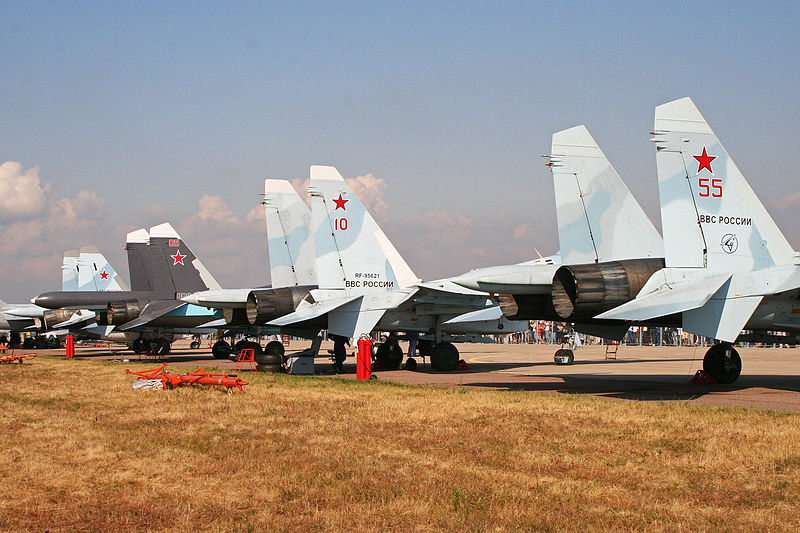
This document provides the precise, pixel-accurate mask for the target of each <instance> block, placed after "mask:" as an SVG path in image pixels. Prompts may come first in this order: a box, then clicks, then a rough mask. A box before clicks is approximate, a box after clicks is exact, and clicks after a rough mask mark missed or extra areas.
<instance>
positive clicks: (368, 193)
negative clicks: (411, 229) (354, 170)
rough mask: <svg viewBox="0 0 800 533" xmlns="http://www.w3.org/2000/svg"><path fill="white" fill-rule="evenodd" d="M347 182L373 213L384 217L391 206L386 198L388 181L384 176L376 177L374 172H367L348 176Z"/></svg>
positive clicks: (375, 215)
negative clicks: (351, 176) (353, 176)
mask: <svg viewBox="0 0 800 533" xmlns="http://www.w3.org/2000/svg"><path fill="white" fill-rule="evenodd" d="M345 181H347V184H348V185H349V186H350V188H351V189H352V190H353V194H355V195H356V196H358V199H359V200H361V203H362V204H364V207H366V208H367V210H368V211H369V212H370V213H372V216H374V217H376V218H377V217H383V216H384V215H385V214H386V210H387V208H388V207H389V206H388V205H387V204H386V200H384V196H385V193H386V187H387V185H386V181H384V180H383V178H376V177H375V176H373V175H372V174H365V175H363V176H357V177H355V178H346V179H345Z"/></svg>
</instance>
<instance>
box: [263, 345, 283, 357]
mask: <svg viewBox="0 0 800 533" xmlns="http://www.w3.org/2000/svg"><path fill="white" fill-rule="evenodd" d="M284 353H285V349H284V347H283V343H282V342H280V341H269V342H268V343H267V345H266V346H265V347H264V354H266V355H280V356H281V357H283V355H284Z"/></svg>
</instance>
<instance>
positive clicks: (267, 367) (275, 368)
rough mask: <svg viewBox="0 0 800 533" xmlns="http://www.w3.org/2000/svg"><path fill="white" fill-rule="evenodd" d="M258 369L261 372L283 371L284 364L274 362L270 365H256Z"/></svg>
mask: <svg viewBox="0 0 800 533" xmlns="http://www.w3.org/2000/svg"><path fill="white" fill-rule="evenodd" d="M256 370H258V371H259V372H274V373H279V372H283V365H280V364H277V363H273V364H269V365H256Z"/></svg>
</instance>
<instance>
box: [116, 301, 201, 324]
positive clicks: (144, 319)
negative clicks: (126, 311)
mask: <svg viewBox="0 0 800 533" xmlns="http://www.w3.org/2000/svg"><path fill="white" fill-rule="evenodd" d="M184 305H187V304H186V303H184V302H182V301H180V300H156V301H154V302H150V303H149V304H147V305H146V306H145V308H144V309H142V313H141V314H140V315H139V316H138V317H136V318H134V319H133V320H131V321H130V322H126V323H125V324H122V325H121V326H120V327H119V330H120V331H127V330H129V329H133V328H136V327H139V326H144V325H145V324H147V323H149V322H152V321H153V320H155V319H156V318H158V317H160V316H163V315H166V314H167V313H169V312H172V311H174V310H175V309H178V308H180V307H182V306H184Z"/></svg>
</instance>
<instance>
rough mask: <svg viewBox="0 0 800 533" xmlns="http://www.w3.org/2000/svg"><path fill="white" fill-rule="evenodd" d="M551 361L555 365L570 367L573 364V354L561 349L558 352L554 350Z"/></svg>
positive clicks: (570, 351)
mask: <svg viewBox="0 0 800 533" xmlns="http://www.w3.org/2000/svg"><path fill="white" fill-rule="evenodd" d="M553 360H554V361H555V362H556V364H557V365H571V364H572V363H573V362H575V354H574V353H573V351H572V350H567V349H566V348H561V349H560V350H556V353H555V355H553Z"/></svg>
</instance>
